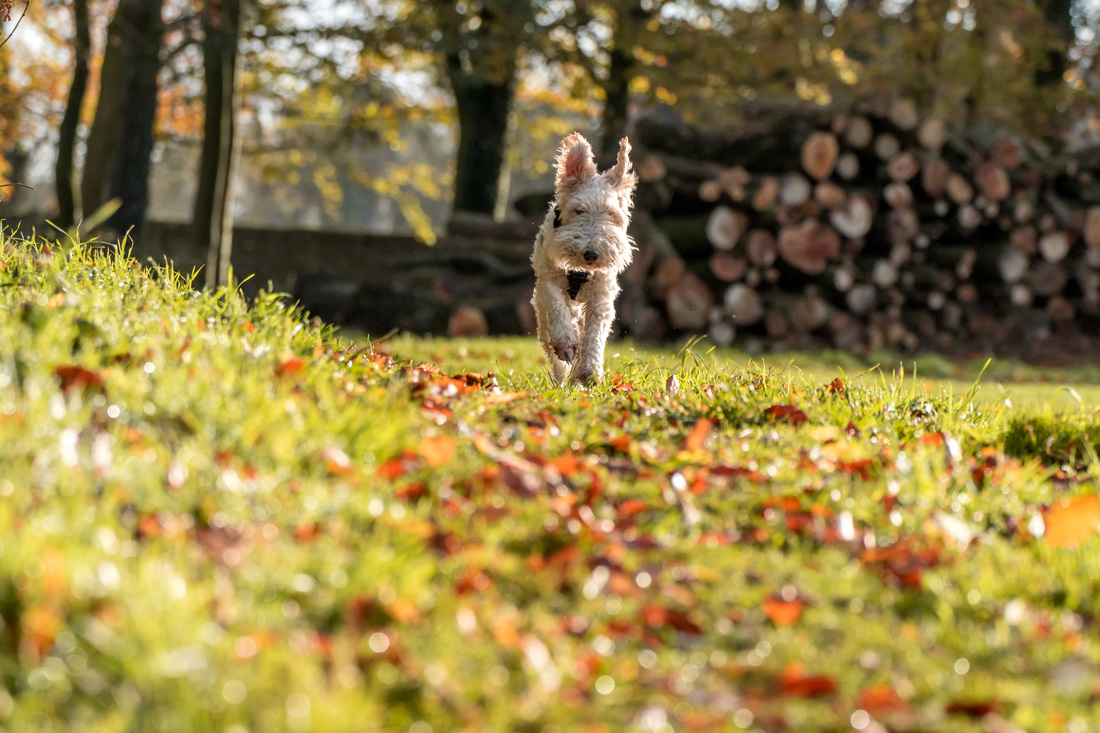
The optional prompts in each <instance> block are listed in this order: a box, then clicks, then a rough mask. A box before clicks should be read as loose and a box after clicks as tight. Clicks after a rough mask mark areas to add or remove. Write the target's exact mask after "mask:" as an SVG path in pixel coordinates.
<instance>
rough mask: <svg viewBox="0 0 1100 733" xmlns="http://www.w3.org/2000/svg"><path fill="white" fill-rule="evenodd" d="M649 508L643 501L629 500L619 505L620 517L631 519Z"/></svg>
mask: <svg viewBox="0 0 1100 733" xmlns="http://www.w3.org/2000/svg"><path fill="white" fill-rule="evenodd" d="M648 508H649V505H648V504H646V503H645V502H644V501H642V500H641V499H627V500H626V501H624V502H623V503H622V504H619V516H620V517H629V516H631V515H633V514H637V513H639V512H644V511H645V510H646V509H648Z"/></svg>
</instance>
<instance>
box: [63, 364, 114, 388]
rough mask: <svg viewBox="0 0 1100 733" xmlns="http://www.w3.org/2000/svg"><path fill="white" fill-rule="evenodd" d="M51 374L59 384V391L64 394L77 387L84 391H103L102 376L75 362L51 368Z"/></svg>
mask: <svg viewBox="0 0 1100 733" xmlns="http://www.w3.org/2000/svg"><path fill="white" fill-rule="evenodd" d="M53 375H54V376H55V377H57V380H58V382H60V384H61V391H62V392H64V393H65V394H66V395H68V394H70V393H71V392H72V391H73V390H77V389H79V390H83V391H85V392H90V391H91V392H100V393H102V392H103V377H101V376H99V375H98V374H97V373H95V372H93V371H91V370H90V369H85V368H84V367H82V366H77V365H75V364H73V365H69V366H59V367H57V368H56V369H54V370H53Z"/></svg>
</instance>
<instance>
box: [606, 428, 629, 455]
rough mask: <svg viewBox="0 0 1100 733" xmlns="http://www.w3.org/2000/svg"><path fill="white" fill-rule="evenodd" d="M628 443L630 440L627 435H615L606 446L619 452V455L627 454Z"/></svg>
mask: <svg viewBox="0 0 1100 733" xmlns="http://www.w3.org/2000/svg"><path fill="white" fill-rule="evenodd" d="M630 443H631V438H630V436H629V435H626V434H625V433H624V434H623V435H617V436H615V437H614V438H612V439H611V440H609V441H608V444H609V445H610V446H611V447H612V448H614V449H615V450H617V451H619V452H620V453H629V452H630Z"/></svg>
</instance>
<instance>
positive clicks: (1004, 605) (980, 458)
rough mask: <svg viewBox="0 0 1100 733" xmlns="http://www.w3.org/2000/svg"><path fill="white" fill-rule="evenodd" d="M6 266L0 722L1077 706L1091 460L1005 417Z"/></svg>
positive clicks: (147, 281)
mask: <svg viewBox="0 0 1100 733" xmlns="http://www.w3.org/2000/svg"><path fill="white" fill-rule="evenodd" d="M4 257H5V261H6V262H7V263H9V265H10V266H8V267H5V268H4V270H3V271H0V278H3V279H4V284H5V285H6V287H4V288H2V289H0V297H4V298H6V299H7V301H8V302H7V303H6V305H8V308H6V309H5V311H4V312H7V313H8V314H9V316H8V318H6V319H3V318H0V337H2V340H0V343H2V344H4V346H0V357H2V358H0V380H2V381H3V382H4V385H5V387H4V389H5V392H4V393H3V395H2V399H0V450H2V451H3V454H2V457H3V459H5V465H6V466H9V467H10V468H9V470H8V471H7V473H6V475H5V476H4V477H2V478H0V526H2V527H3V530H4V531H3V534H2V536H3V537H4V540H3V548H4V551H3V552H2V553H0V581H3V582H0V588H5V587H6V588H7V590H6V591H2V592H0V601H2V602H0V618H2V619H3V622H4V628H5V629H7V630H9V634H8V635H7V636H6V637H3V636H0V655H2V657H3V659H5V660H6V666H5V670H6V671H5V676H6V679H8V680H10V684H8V685H7V686H6V687H5V694H6V695H7V698H3V699H0V716H2V717H3V720H4V723H3V724H4V725H8V726H10V727H11V728H12V729H16V730H18V729H26V728H27V727H28V726H33V725H35V724H37V723H41V722H42V721H43V720H49V721H53V722H54V723H55V724H56V725H58V726H61V727H62V728H66V727H67V728H73V727H74V726H75V727H81V726H83V727H88V726H93V725H94V726H95V727H96V728H97V729H101V730H116V729H117V730H134V729H157V728H160V729H171V730H204V731H205V730H225V729H232V730H234V731H241V730H246V731H253V730H254V731H260V730H272V729H305V728H306V727H309V728H312V729H316V730H326V731H328V730H332V731H339V730H364V729H366V730H380V731H391V730H428V729H429V728H430V729H431V730H438V731H441V730H470V731H474V730H477V731H481V730H532V731H542V730H575V729H578V728H582V727H583V728H584V729H587V730H594V731H595V730H607V731H618V730H638V731H656V730H737V729H742V728H755V729H760V730H840V729H851V728H853V727H854V728H856V729H861V730H881V729H883V728H885V729H889V730H914V731H915V730H990V729H992V730H1013V729H1024V730H1063V729H1078V728H1079V729H1083V730H1087V729H1089V728H1090V727H1096V726H1097V725H1098V724H1100V720H1098V719H1097V718H1096V713H1095V712H1094V706H1093V705H1092V702H1093V699H1094V697H1095V696H1096V695H1097V694H1098V687H1097V685H1098V682H1100V672H1098V668H1097V663H1098V660H1097V658H1096V657H1097V650H1096V648H1095V641H1094V640H1095V634H1096V625H1095V624H1096V622H1095V618H1096V615H1097V610H1096V607H1095V606H1096V603H1095V597H1096V594H1095V583H1096V578H1097V577H1098V576H1100V559H1098V558H1097V554H1096V553H1095V552H1094V551H1092V550H1095V543H1096V542H1097V540H1096V538H1095V536H1094V535H1095V529H1096V521H1097V518H1096V516H1095V515H1096V509H1095V507H1096V500H1095V496H1096V492H1095V490H1094V488H1093V485H1092V483H1091V479H1090V478H1089V470H1090V469H1091V468H1092V465H1093V464H1092V463H1091V458H1090V457H1089V454H1088V453H1087V451H1085V450H1084V449H1083V448H1082V449H1079V450H1077V451H1076V452H1075V453H1073V456H1075V458H1074V459H1073V460H1072V461H1071V460H1070V459H1069V457H1068V455H1069V454H1066V453H1063V454H1062V455H1065V456H1067V457H1066V458H1062V459H1060V460H1059V459H1055V458H1054V457H1053V456H1054V455H1055V451H1054V449H1051V450H1046V449H1038V448H1036V447H1034V443H1027V441H1026V440H1023V439H1020V438H1019V437H1013V436H1020V435H1022V436H1025V437H1026V436H1028V433H1027V431H1026V430H1025V429H1023V428H1020V427H1018V426H1017V423H1018V422H1019V421H1024V422H1026V420H1027V419H1028V416H1027V415H1026V414H1023V413H1018V412H1013V413H1010V414H1009V415H1008V417H1007V418H1006V413H1005V412H996V411H991V410H989V409H988V408H986V407H985V406H984V405H983V404H982V403H980V402H978V401H977V400H975V399H974V395H973V394H970V395H966V396H964V397H963V398H955V397H953V396H952V395H951V394H950V393H943V394H938V395H931V394H929V393H927V391H925V390H918V389H916V388H915V387H914V385H913V382H912V381H910V380H905V379H903V378H900V377H894V378H889V377H882V378H881V379H880V380H879V381H877V382H870V383H869V382H868V380H866V379H856V380H849V379H846V378H837V379H834V380H832V381H830V382H824V383H821V384H816V383H813V382H810V381H808V380H806V379H805V378H803V377H801V376H800V375H798V374H796V373H792V372H791V371H790V370H775V369H768V368H764V367H756V366H753V365H748V366H744V365H732V364H729V363H727V362H723V361H720V360H717V359H714V358H710V357H708V356H707V355H697V354H695V353H694V352H683V353H681V354H680V355H679V357H678V358H676V359H666V360H665V361H661V360H660V359H659V358H658V359H654V360H649V359H646V360H641V359H639V360H630V359H623V358H621V357H619V358H618V359H615V360H614V361H613V370H612V372H611V374H612V376H611V377H609V379H608V380H607V382H606V383H605V384H604V385H601V386H596V387H592V388H590V389H586V390H583V391H580V390H572V389H560V388H557V387H554V386H553V385H551V383H550V381H549V378H548V376H547V375H546V373H545V367H544V366H541V365H539V363H538V362H537V357H536V356H534V353H535V352H534V350H533V349H530V350H527V351H524V348H527V347H525V346H520V345H516V344H515V343H513V342H505V343H499V342H494V341H486V342H480V344H479V345H477V346H473V347H460V348H467V352H466V354H465V355H462V354H456V353H448V352H446V349H449V348H450V347H443V348H442V349H440V353H439V354H437V358H436V359H435V360H434V361H424V360H422V359H419V358H412V359H410V358H408V357H406V356H403V355H402V349H403V348H404V347H405V346H408V345H409V344H408V342H406V341H399V342H398V343H397V344H395V345H391V344H384V345H374V344H371V343H370V342H365V343H354V342H348V341H345V340H342V339H341V338H340V337H339V335H338V334H333V333H331V332H328V331H319V330H317V329H315V328H313V327H311V326H308V325H307V324H306V321H305V320H304V318H303V317H302V316H301V314H298V313H296V312H294V311H293V310H289V309H287V308H286V307H284V306H283V304H282V302H281V300H280V299H279V298H276V297H274V296H264V295H261V296H260V297H259V298H258V299H256V300H255V301H254V302H252V303H247V302H246V301H244V299H243V298H241V297H240V296H238V295H237V294H236V293H235V292H234V291H233V290H232V289H222V290H219V291H214V292H207V293H200V292H195V291H193V290H191V289H190V287H189V284H190V283H189V280H188V278H184V277H181V276H180V275H178V274H176V273H173V272H172V271H171V270H166V269H163V268H145V267H137V266H135V264H134V263H131V262H130V261H128V260H126V259H125V257H115V258H106V257H102V256H98V255H93V254H92V253H91V252H90V251H88V250H86V249H84V248H82V247H79V246H78V247H75V248H72V249H70V250H62V249H49V248H46V247H44V246H41V245H31V246H29V245H27V244H25V243H21V242H15V241H9V242H8V243H7V244H6V246H5V249H4ZM58 295H63V296H64V297H61V298H59V297H57V296H58ZM39 301H42V302H43V305H40V306H39V305H37V304H38V303H39ZM27 303H32V304H36V305H35V308H24V309H21V308H20V305H21V304H27ZM36 308H39V309H40V313H39V311H37V310H35V309H36ZM30 311H35V312H36V313H39V315H40V316H41V317H37V316H36V317H34V318H25V317H23V315H25V314H26V313H28V312H30ZM21 314H22V315H21ZM429 348H433V349H434V348H437V347H436V346H431V347H429ZM1044 424H1045V423H1044ZM1078 424H1079V423H1074V422H1073V421H1071V420H1067V421H1065V422H1064V423H1062V426H1063V427H1062V428H1059V427H1058V426H1059V423H1058V422H1057V421H1056V420H1055V421H1053V422H1050V423H1049V425H1050V426H1051V431H1052V432H1053V431H1056V430H1059V429H1062V430H1066V431H1068V432H1072V430H1071V429H1077V430H1078V433H1077V434H1079V435H1083V434H1084V432H1083V431H1081V430H1080V429H1079V428H1073V426H1074V425H1078ZM1033 432H1034V433H1035V434H1036V435H1038V434H1040V433H1039V431H1038V429H1033ZM1087 444H1088V442H1087V441H1085V440H1080V441H1078V442H1077V443H1075V444H1074V445H1080V446H1084V445H1087ZM1053 445H1054V444H1053V443H1052V446H1053ZM1066 445H1069V443H1067V444H1066ZM1029 446H1031V447H1029ZM1067 461H1068V462H1067ZM108 699H109V700H111V701H112V703H111V704H106V703H105V702H104V701H105V700H108ZM39 727H41V726H39Z"/></svg>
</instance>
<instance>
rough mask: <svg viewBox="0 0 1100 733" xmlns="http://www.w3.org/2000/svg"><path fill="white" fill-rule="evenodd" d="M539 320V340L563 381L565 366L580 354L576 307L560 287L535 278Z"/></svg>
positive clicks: (537, 316)
mask: <svg viewBox="0 0 1100 733" xmlns="http://www.w3.org/2000/svg"><path fill="white" fill-rule="evenodd" d="M531 302H532V303H533V304H534V306H535V317H536V318H537V320H538V335H539V341H541V342H542V348H543V350H544V351H545V352H546V357H547V359H549V360H550V368H551V369H552V371H553V373H554V379H555V380H556V381H557V382H558V383H559V384H560V383H561V381H562V379H563V378H564V377H565V370H566V367H568V366H569V365H570V364H572V363H573V362H574V361H575V360H576V358H577V347H578V345H577V326H576V324H575V323H574V321H573V309H572V308H570V307H569V304H568V303H567V302H565V293H564V291H562V289H561V288H559V287H557V286H555V285H552V284H550V283H547V282H545V281H543V280H536V281H535V295H534V297H533V298H532V299H531Z"/></svg>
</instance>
